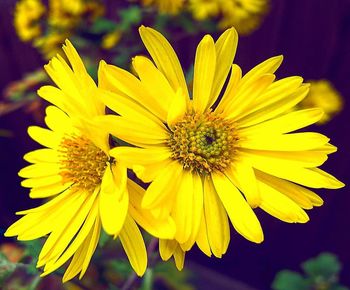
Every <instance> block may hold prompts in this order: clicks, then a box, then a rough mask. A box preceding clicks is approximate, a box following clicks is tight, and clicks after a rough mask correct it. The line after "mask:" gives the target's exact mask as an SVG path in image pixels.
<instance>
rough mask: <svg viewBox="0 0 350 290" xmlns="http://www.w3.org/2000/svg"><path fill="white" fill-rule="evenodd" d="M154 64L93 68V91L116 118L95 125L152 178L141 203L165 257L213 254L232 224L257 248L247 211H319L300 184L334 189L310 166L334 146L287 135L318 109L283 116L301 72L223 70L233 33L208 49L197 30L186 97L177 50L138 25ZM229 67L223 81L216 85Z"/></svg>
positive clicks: (257, 235) (282, 215) (302, 217)
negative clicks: (153, 217)
mask: <svg viewBox="0 0 350 290" xmlns="http://www.w3.org/2000/svg"><path fill="white" fill-rule="evenodd" d="M140 35H141V38H142V41H143V43H144V44H145V46H146V48H147V50H148V51H149V53H150V55H151V56H152V58H153V61H154V63H155V65H154V63H153V62H152V61H151V60H149V59H148V58H146V57H142V56H137V57H135V58H134V60H133V66H134V68H135V71H136V72H137V74H138V78H137V77H135V76H134V75H132V74H130V73H128V72H127V71H125V70H123V69H120V68H118V67H115V66H112V65H107V64H104V63H102V65H101V67H100V83H101V88H103V89H105V90H108V91H109V93H108V94H107V93H105V95H103V94H101V96H102V98H103V101H104V102H105V104H106V105H107V106H108V107H109V108H110V109H112V110H114V111H116V112H117V113H118V114H119V116H113V115H109V116H104V117H103V118H102V119H101V122H102V123H103V124H104V125H105V126H106V127H109V128H110V131H111V133H112V134H113V135H115V136H117V137H118V138H120V139H122V140H125V141H126V142H128V143H130V144H132V145H134V146H135V147H117V148H114V149H112V150H111V152H110V154H111V156H114V157H116V158H120V159H121V160H124V161H125V162H126V164H127V166H128V167H129V168H132V169H133V170H134V171H135V173H136V174H137V176H138V177H139V178H140V179H141V180H143V181H144V182H151V183H150V185H149V187H148V189H147V190H146V193H145V196H144V198H143V200H142V206H143V207H144V208H147V209H152V210H156V211H158V215H159V216H160V217H161V216H167V215H170V216H171V217H172V218H173V219H174V221H175V223H176V227H177V228H176V234H175V240H176V241H175V240H161V241H160V254H161V256H162V258H163V259H165V260H166V259H168V258H169V257H170V256H171V255H174V257H175V260H176V263H177V266H178V268H182V265H183V260H184V253H185V251H187V250H189V249H190V248H191V247H192V245H193V244H194V243H195V242H196V243H197V245H198V246H199V248H200V249H201V250H202V251H203V252H204V253H206V254H207V255H211V253H213V254H214V256H216V257H221V256H222V255H223V254H224V253H225V252H226V250H227V247H228V244H229V240H230V229H229V222H228V219H230V221H231V223H232V225H233V227H234V228H235V229H236V231H237V232H238V233H240V234H241V235H242V236H244V237H245V238H246V239H248V240H250V241H252V242H256V243H260V242H262V241H263V232H262V228H261V225H260V222H259V220H258V219H257V217H256V215H255V213H254V211H253V209H252V208H255V207H260V208H261V209H263V210H264V211H266V212H267V213H269V214H271V215H273V216H275V217H277V218H279V219H281V220H283V221H285V222H298V223H305V222H307V221H308V219H309V218H308V215H307V214H306V212H305V211H304V210H303V209H311V208H312V207H313V206H319V205H321V204H322V199H321V198H320V197H319V196H318V195H316V194H315V193H313V192H312V191H311V190H309V189H306V188H305V187H304V186H307V187H311V188H339V187H342V186H343V183H341V182H340V181H338V180H337V179H336V178H335V177H333V176H331V175H329V174H328V173H326V172H324V171H322V170H321V169H319V168H317V167H318V166H320V165H321V164H323V163H324V162H325V161H326V159H327V155H328V154H329V153H331V152H334V151H336V148H335V147H334V146H332V145H330V144H329V143H328V141H329V139H328V138H327V137H325V136H323V135H321V134H318V133H312V132H303V133H291V132H293V131H295V130H298V129H300V128H303V127H305V126H307V125H309V124H312V123H314V122H317V121H318V120H319V119H320V118H321V117H322V111H321V110H320V109H308V110H300V111H296V112H291V113H290V109H291V108H293V107H294V106H295V105H296V104H297V103H298V102H300V101H301V100H302V99H303V98H304V97H305V96H306V95H307V92H308V89H309V86H308V85H307V84H303V83H302V82H303V79H302V78H301V77H297V76H294V77H288V78H284V79H281V80H278V81H275V75H274V72H275V71H276V70H277V68H278V67H279V66H280V64H281V62H282V56H277V57H273V58H270V59H268V60H266V61H264V62H263V63H261V64H259V65H258V66H256V67H255V68H253V69H252V70H251V71H249V72H248V73H247V74H246V75H244V76H243V77H242V72H241V69H240V68H239V66H237V65H235V64H232V62H233V58H234V55H235V51H236V47H237V41H238V36H237V33H236V31H235V29H234V28H230V29H228V30H226V31H225V32H224V33H223V34H222V35H221V36H220V37H219V39H218V40H217V41H216V42H214V40H213V38H212V37H211V36H210V35H206V36H205V37H204V38H203V39H202V41H201V42H200V43H199V45H198V47H197V51H196V56H195V61H194V80H193V91H192V92H188V89H187V85H186V82H185V77H184V73H183V71H182V69H181V65H180V62H179V60H178V58H177V56H176V53H175V52H174V50H173V49H172V47H171V45H170V44H169V43H168V41H167V40H166V39H165V38H164V37H163V36H162V35H161V34H160V33H159V32H157V31H155V30H153V29H151V28H147V27H143V26H142V27H141V28H140ZM230 71H231V74H230V77H229V80H228V82H227V85H226V86H225V89H223V88H224V84H225V82H226V79H227V77H228V74H229V72H230Z"/></svg>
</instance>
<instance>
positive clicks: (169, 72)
mask: <svg viewBox="0 0 350 290" xmlns="http://www.w3.org/2000/svg"><path fill="white" fill-rule="evenodd" d="M139 32H140V36H141V39H142V41H143V43H144V45H145V46H146V48H147V50H148V52H149V53H150V55H151V56H152V58H153V60H154V62H155V63H156V65H157V67H158V69H159V70H160V71H161V72H162V73H163V74H164V75H165V76H166V78H167V79H168V81H169V83H170V85H171V87H172V88H173V90H174V91H177V90H178V88H181V90H182V92H183V94H184V95H185V96H186V97H187V99H188V98H189V96H188V90H187V85H186V81H185V76H184V74H183V71H182V68H181V64H180V62H179V59H178V58H177V56H176V53H175V51H174V50H173V48H172V47H171V45H170V44H169V42H168V41H167V40H166V39H165V37H164V36H163V35H162V34H160V33H159V32H158V31H156V30H154V29H152V28H149V27H145V26H141V27H140V28H139Z"/></svg>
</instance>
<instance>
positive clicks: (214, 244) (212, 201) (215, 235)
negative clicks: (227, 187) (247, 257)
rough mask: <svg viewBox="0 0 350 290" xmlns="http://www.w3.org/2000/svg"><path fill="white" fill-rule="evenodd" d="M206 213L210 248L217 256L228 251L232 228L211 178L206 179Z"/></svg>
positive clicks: (204, 199) (204, 201)
mask: <svg viewBox="0 0 350 290" xmlns="http://www.w3.org/2000/svg"><path fill="white" fill-rule="evenodd" d="M203 203H204V214H205V221H206V225H207V234H208V241H209V244H210V248H211V251H212V253H213V254H214V256H215V257H218V258H221V257H222V255H223V254H225V253H226V250H227V247H228V244H229V242H230V228H229V224H228V219H227V214H226V211H225V208H224V207H223V205H222V202H221V200H220V199H219V197H218V195H217V193H216V191H215V188H214V185H213V182H212V181H211V179H209V178H206V179H204V198H203Z"/></svg>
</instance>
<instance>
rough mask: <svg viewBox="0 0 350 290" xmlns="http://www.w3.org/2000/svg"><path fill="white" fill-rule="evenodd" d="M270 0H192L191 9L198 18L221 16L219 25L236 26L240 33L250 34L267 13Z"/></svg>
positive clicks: (223, 26) (223, 27) (222, 26)
mask: <svg viewBox="0 0 350 290" xmlns="http://www.w3.org/2000/svg"><path fill="white" fill-rule="evenodd" d="M268 6H269V0H228V1H227V0H213V1H210V0H190V1H189V9H190V11H191V12H192V14H193V16H194V17H195V18H196V19H199V20H203V19H207V18H211V17H216V16H219V27H220V28H221V29H226V28H228V27H231V26H234V27H236V28H237V30H238V32H239V33H240V34H249V33H251V32H252V31H253V30H255V29H256V28H257V27H258V26H259V25H260V23H261V20H262V17H263V16H264V15H265V14H266V13H267V10H268Z"/></svg>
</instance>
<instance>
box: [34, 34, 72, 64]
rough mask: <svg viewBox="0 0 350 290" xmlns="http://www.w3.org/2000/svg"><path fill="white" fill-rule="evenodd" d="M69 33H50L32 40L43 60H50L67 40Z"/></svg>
mask: <svg viewBox="0 0 350 290" xmlns="http://www.w3.org/2000/svg"><path fill="white" fill-rule="evenodd" d="M68 36H69V33H66V32H59V31H52V32H50V33H49V34H47V35H45V36H42V37H39V38H37V39H35V40H34V43H33V44H34V46H35V47H36V48H38V49H39V50H40V52H41V54H42V55H43V56H44V58H45V59H51V58H52V57H54V56H55V55H56V54H57V53H58V52H59V51H60V49H61V47H62V44H63V43H64V41H65V40H66V39H67V38H68Z"/></svg>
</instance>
